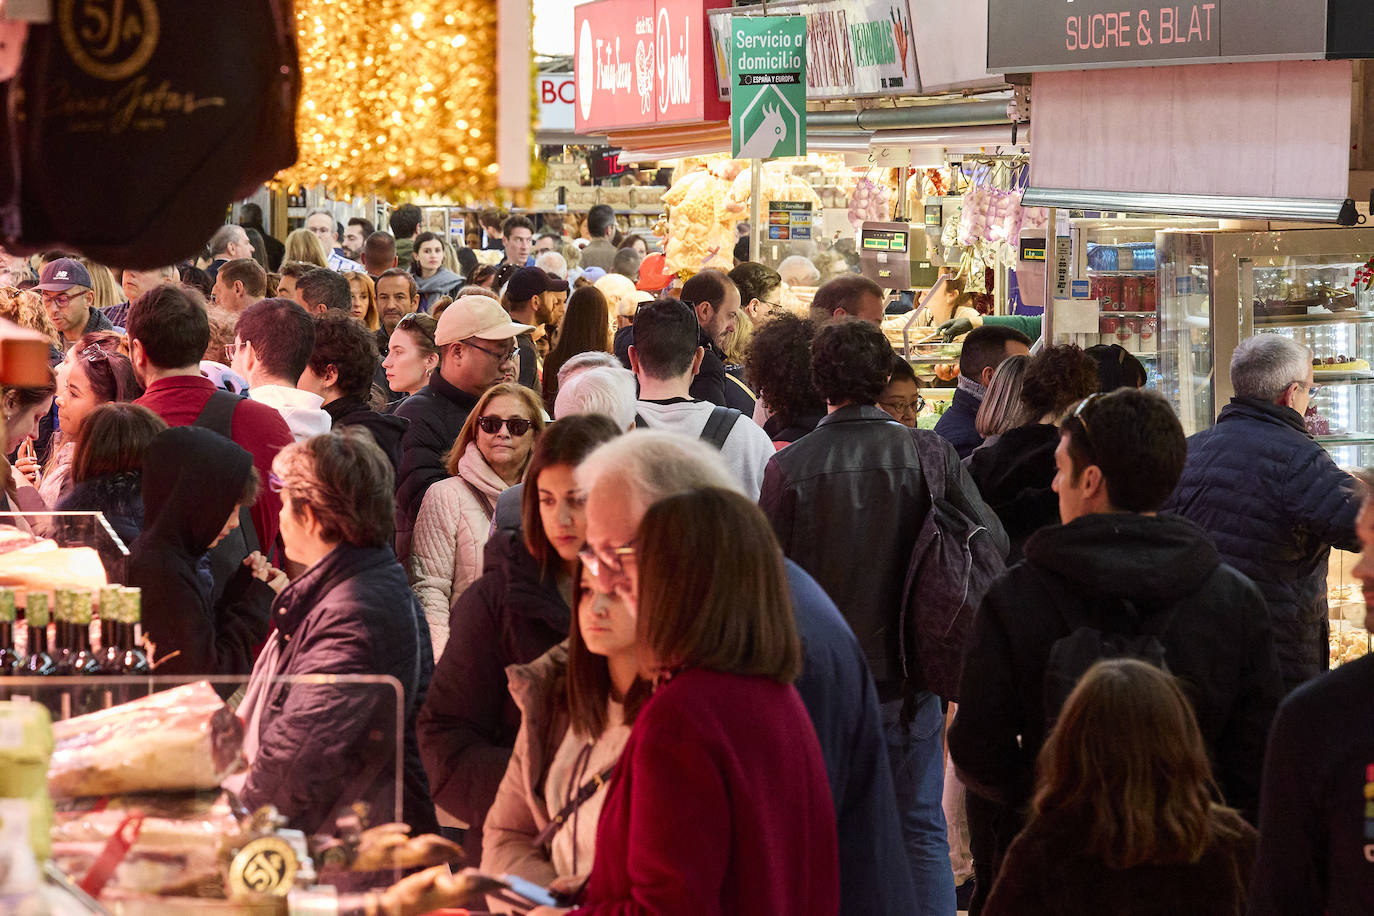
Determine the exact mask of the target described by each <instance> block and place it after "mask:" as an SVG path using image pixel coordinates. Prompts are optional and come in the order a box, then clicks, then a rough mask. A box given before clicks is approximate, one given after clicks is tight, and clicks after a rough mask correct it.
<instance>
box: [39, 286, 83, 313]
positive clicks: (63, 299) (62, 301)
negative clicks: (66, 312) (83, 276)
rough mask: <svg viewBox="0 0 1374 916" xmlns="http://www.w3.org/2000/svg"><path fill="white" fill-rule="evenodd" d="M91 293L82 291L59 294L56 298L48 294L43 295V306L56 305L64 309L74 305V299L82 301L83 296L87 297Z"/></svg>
mask: <svg viewBox="0 0 1374 916" xmlns="http://www.w3.org/2000/svg"><path fill="white" fill-rule="evenodd" d="M89 292H90V290H88V289H86V290H82V291H81V292H79V293H58V294H57V295H55V296H50V295H48V294H47V293H43V294H42V297H43V304H44V305H55V306H57V307H58V308H60V309H64V308H66V307H67V306H69V305H71V304H72V300H73V299H80V298H81V297H82V296H84V295H86V294H87V293H89Z"/></svg>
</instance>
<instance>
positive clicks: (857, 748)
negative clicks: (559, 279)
mask: <svg viewBox="0 0 1374 916" xmlns="http://www.w3.org/2000/svg"><path fill="white" fill-rule="evenodd" d="M576 477H577V482H578V486H579V487H580V488H581V489H582V490H583V491H584V492H585V493H586V494H587V549H586V550H584V551H583V562H584V564H585V565H584V569H586V570H587V571H588V572H589V573H590V574H591V575H593V576H595V577H596V578H597V579H598V585H599V587H600V588H601V589H602V590H603V591H606V592H611V591H615V590H621V591H623V590H625V589H626V588H627V587H628V582H629V580H628V578H627V576H626V574H625V567H626V564H629V563H633V562H634V550H635V548H634V544H635V541H636V538H637V536H638V530H639V523H640V521H641V520H642V519H643V518H644V514H645V513H646V512H647V511H648V510H649V508H650V507H651V506H653V505H654V504H655V503H657V502H659V501H660V500H663V499H667V498H668V497H671V496H677V495H679V494H682V493H687V492H691V491H693V490H697V489H702V488H706V487H716V488H720V489H726V490H733V491H735V492H740V485H739V483H738V482H737V481H736V480H735V477H734V475H733V474H732V473H731V472H730V470H729V468H728V467H727V466H726V464H725V462H724V460H723V459H722V458H721V456H720V453H719V452H718V451H717V450H715V449H713V448H711V446H709V445H707V444H706V443H704V442H701V441H699V440H695V439H691V438H689V437H687V436H683V435H681V434H678V433H672V432H660V431H651V430H639V431H636V432H633V433H630V434H629V435H625V436H621V437H619V438H617V439H613V440H611V441H610V442H607V443H605V444H603V445H601V446H599V447H598V448H597V449H596V451H594V452H592V453H591V454H590V455H588V456H587V458H586V460H584V461H583V462H582V464H580V465H578V467H577V470H576ZM737 546H738V549H740V550H750V549H753V550H771V551H777V550H778V545H777V544H776V543H771V542H770V543H767V544H739V545H737ZM784 562H785V564H786V571H787V584H788V588H789V590H790V592H791V597H792V610H793V614H794V615H795V617H796V621H797V631H798V633H799V635H800V636H801V641H802V656H803V660H802V674H801V677H800V678H798V680H797V683H796V687H797V691H798V693H800V694H801V698H802V702H803V703H805V704H806V709H807V712H808V713H809V714H810V716H811V722H812V725H813V726H814V727H815V729H816V736H817V738H819V739H820V744H821V753H822V755H823V756H824V757H825V768H826V773H827V774H828V776H829V781H830V794H831V798H832V800H833V801H834V804H835V823H836V828H837V830H838V833H839V846H840V899H841V901H842V903H843V909H844V911H845V912H852V913H865V914H896V913H909V912H911V911H912V905H911V901H912V900H913V899H914V897H915V889H914V887H913V884H912V880H911V872H910V869H909V868H908V866H907V862H906V858H905V856H904V854H903V847H902V839H901V830H900V828H899V826H898V822H897V804H896V796H895V794H894V790H893V787H892V773H891V770H890V768H889V765H888V757H887V748H886V746H885V744H884V741H883V732H882V720H881V716H880V714H879V710H878V695H877V693H876V691H875V690H874V687H873V679H872V678H871V677H869V674H868V667H867V665H865V663H864V654H863V650H862V649H861V648H860V646H859V642H858V640H857V639H855V638H854V634H853V632H851V631H850V629H849V625H848V624H846V623H845V621H844V618H843V617H842V616H840V612H839V610H838V609H837V608H836V607H835V603H834V602H833V601H831V600H830V598H829V597H827V596H826V594H825V592H824V591H823V590H822V589H821V587H820V586H819V585H817V584H816V580H814V579H812V578H811V577H810V576H809V575H807V574H806V572H805V571H803V570H802V568H801V567H800V566H797V565H796V564H795V563H792V562H791V561H784Z"/></svg>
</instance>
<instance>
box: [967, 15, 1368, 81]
mask: <svg viewBox="0 0 1374 916" xmlns="http://www.w3.org/2000/svg"><path fill="white" fill-rule="evenodd" d="M1329 2H1330V5H1331V6H1332V8H1333V11H1334V10H1335V8H1336V7H1338V6H1341V5H1342V4H1343V3H1346V2H1348V0H1329ZM1363 2H1365V3H1368V0H1363ZM1327 6H1328V0H1187V2H1178V0H1164V2H1161V0H1125V2H1123V0H988V71H989V72H992V73H1007V72H1019V71H1027V70H1082V69H1089V68H1095V67H1104V66H1106V67H1111V66H1116V67H1133V66H1147V65H1150V64H1201V63H1219V62H1222V61H1235V60H1247V59H1322V58H1325V57H1326V56H1327ZM1363 44H1364V45H1366V46H1367V47H1366V50H1368V46H1370V45H1374V36H1369V35H1366V36H1364V40H1363ZM1342 56H1361V55H1360V54H1359V53H1354V52H1351V51H1350V50H1349V49H1346V53H1345V54H1343V55H1342ZM1123 102H1126V103H1127V104H1129V101H1128V100H1123Z"/></svg>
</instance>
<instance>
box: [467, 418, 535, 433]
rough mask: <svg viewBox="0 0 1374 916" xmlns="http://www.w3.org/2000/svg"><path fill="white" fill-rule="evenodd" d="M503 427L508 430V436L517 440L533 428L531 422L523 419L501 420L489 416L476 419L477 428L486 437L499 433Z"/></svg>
mask: <svg viewBox="0 0 1374 916" xmlns="http://www.w3.org/2000/svg"><path fill="white" fill-rule="evenodd" d="M503 425H504V426H505V427H506V429H508V430H510V434H511V435H512V436H514V437H515V438H517V439H518V438H520V437H521V436H523V435H524V434H525V433H527V432H529V431H530V430H531V429H533V428H534V423H533V421H530V420H526V419H525V418H524V417H505V418H502V417H497V416H489V417H478V418H477V428H478V429H480V430H481V431H482V432H484V433H486V434H487V435H488V436H494V435H496V434H497V433H499V432H500V431H501V427H502V426H503Z"/></svg>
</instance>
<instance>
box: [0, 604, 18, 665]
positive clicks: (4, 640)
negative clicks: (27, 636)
mask: <svg viewBox="0 0 1374 916" xmlns="http://www.w3.org/2000/svg"><path fill="white" fill-rule="evenodd" d="M23 662H24V660H23V658H22V657H20V655H19V653H18V652H16V651H15V649H14V589H12V588H0V677H12V676H14V675H16V674H19V673H20V670H19V669H20V666H22V665H23Z"/></svg>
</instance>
